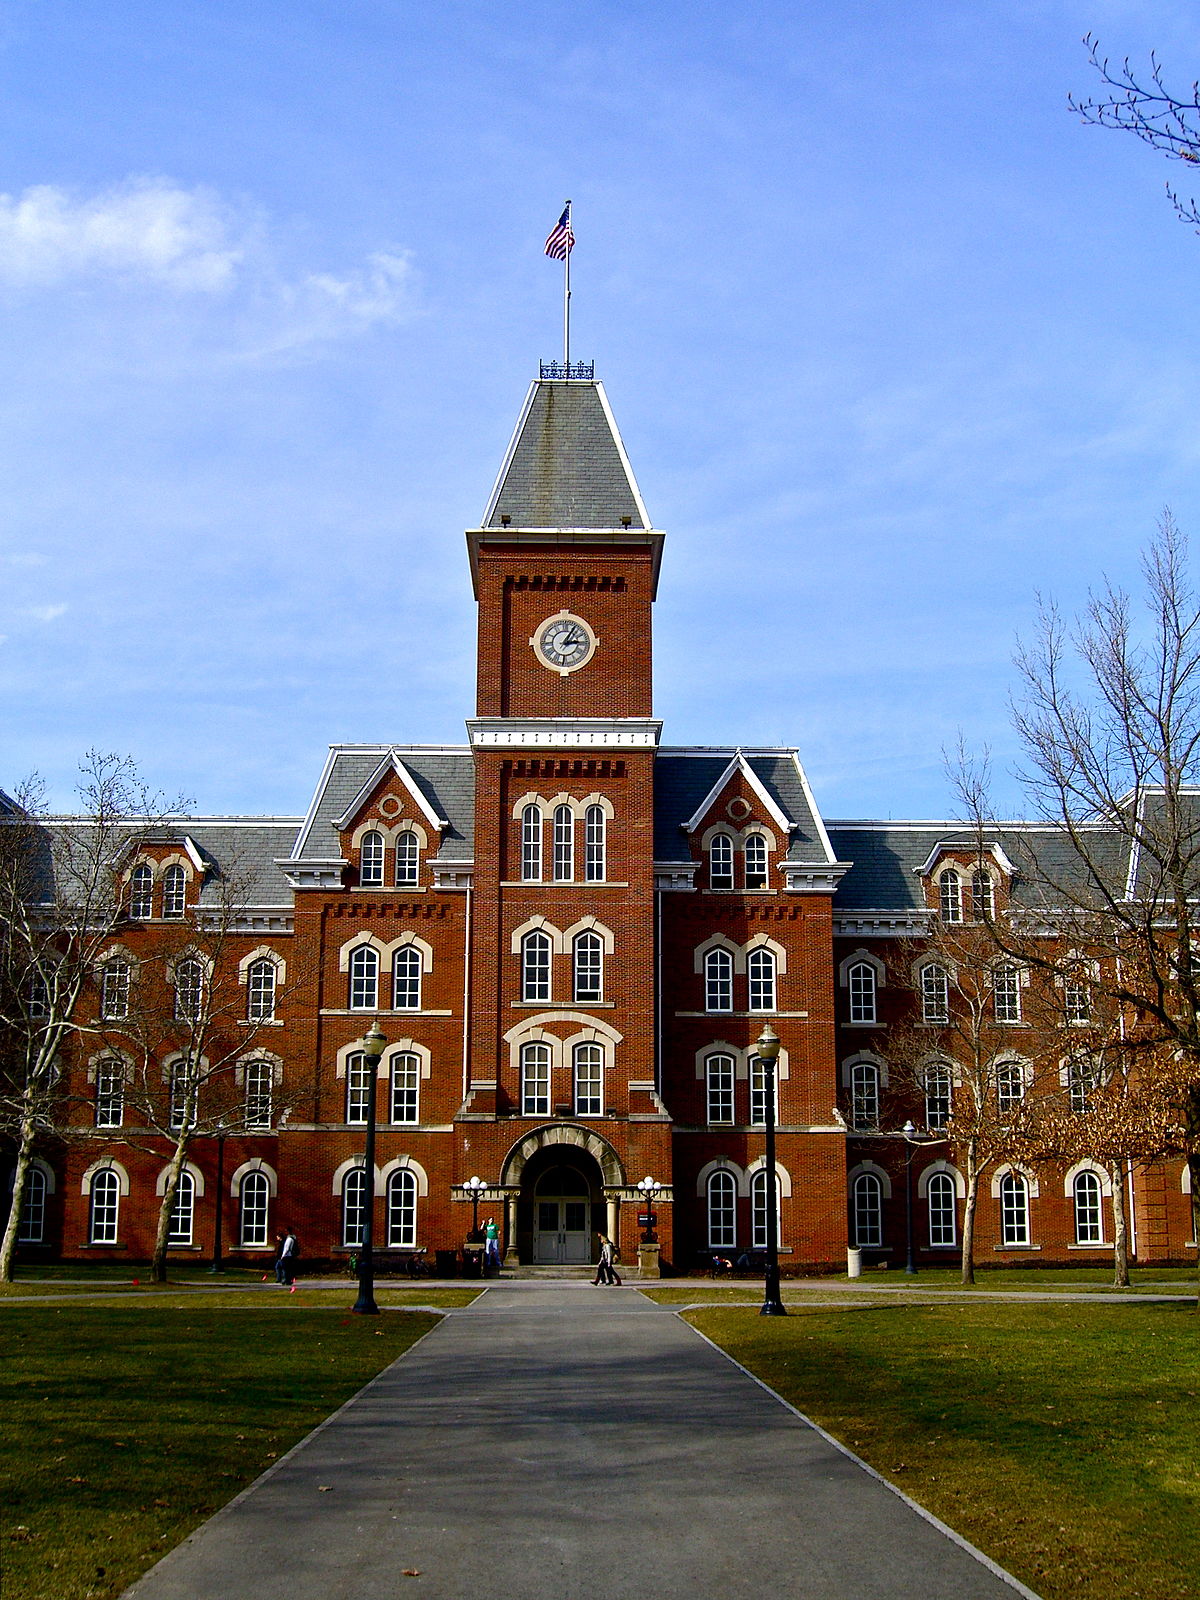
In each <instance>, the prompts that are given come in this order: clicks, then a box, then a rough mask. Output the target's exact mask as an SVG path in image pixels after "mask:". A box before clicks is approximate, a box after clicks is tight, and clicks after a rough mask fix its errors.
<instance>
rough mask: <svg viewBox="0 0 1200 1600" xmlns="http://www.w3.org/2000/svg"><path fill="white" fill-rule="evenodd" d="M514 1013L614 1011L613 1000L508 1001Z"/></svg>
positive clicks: (614, 1003)
mask: <svg viewBox="0 0 1200 1600" xmlns="http://www.w3.org/2000/svg"><path fill="white" fill-rule="evenodd" d="M509 1005H510V1006H511V1007H512V1008H513V1010H514V1011H579V1010H581V1009H582V1010H584V1011H614V1010H615V1009H616V1005H617V1002H616V1001H615V1000H510V1001H509Z"/></svg>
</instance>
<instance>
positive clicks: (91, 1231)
mask: <svg viewBox="0 0 1200 1600" xmlns="http://www.w3.org/2000/svg"><path fill="white" fill-rule="evenodd" d="M89 1212H90V1215H89V1219H88V1239H89V1241H90V1242H91V1243H92V1244H116V1242H117V1221H118V1218H119V1216H120V1212H121V1180H120V1178H118V1177H117V1174H116V1173H115V1172H114V1171H113V1170H112V1168H111V1167H103V1168H102V1169H101V1170H100V1171H99V1172H97V1173H96V1174H95V1175H94V1176H93V1178H92V1192H91V1197H90V1206H89Z"/></svg>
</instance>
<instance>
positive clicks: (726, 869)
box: [681, 750, 792, 894]
mask: <svg viewBox="0 0 1200 1600" xmlns="http://www.w3.org/2000/svg"><path fill="white" fill-rule="evenodd" d="M681 826H682V828H683V831H684V833H686V834H687V836H688V840H689V843H690V845H691V851H692V856H693V859H694V860H696V861H698V862H699V870H698V873H697V887H698V888H700V889H705V890H708V891H709V892H710V893H714V894H726V893H728V894H735V893H754V892H756V891H762V890H768V889H773V888H777V887H778V885H779V879H778V874H777V873H775V872H773V868H774V867H775V865H776V864H777V863H778V862H779V861H780V860H781V859H783V858H784V857H786V855H787V851H788V846H789V844H790V842H791V835H792V821H791V818H790V817H788V816H786V815H785V814H784V812H783V810H782V808H781V807H780V805H779V803H778V802H777V801H776V800H775V798H774V796H773V795H772V794H771V792H770V791H769V789H768V788H767V786H766V784H765V783H763V781H762V779H761V778H760V777H759V776H758V774H757V773H756V772H755V771H754V768H753V767H752V766H751V765H750V763H749V762H748V761H747V760H746V758H745V756H744V755H743V754H742V752H741V751H740V750H737V751H735V752H734V754H733V757H732V758H731V760H730V761H729V763H728V765H727V766H726V767H725V770H724V771H723V772H722V773H721V774H720V776H719V777H718V778H717V780H716V782H715V783H714V784H713V785H712V787H711V788H710V789H709V791H708V793H707V794H706V795H705V796H704V798H703V799H702V800H701V801H700V803H699V805H698V806H697V807H696V809H695V811H694V812H693V813H692V815H691V816H690V817H689V818H688V819H687V821H686V822H684V823H682V824H681Z"/></svg>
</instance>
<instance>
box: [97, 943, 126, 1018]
mask: <svg viewBox="0 0 1200 1600" xmlns="http://www.w3.org/2000/svg"><path fill="white" fill-rule="evenodd" d="M129 979H130V966H129V962H128V961H126V960H124V959H123V957H121V956H116V957H114V958H113V960H111V961H107V962H105V964H104V969H103V971H102V972H101V974H100V1015H101V1017H102V1018H103V1019H104V1021H105V1022H123V1021H124V1020H125V1018H126V1017H127V1016H128V1015H129Z"/></svg>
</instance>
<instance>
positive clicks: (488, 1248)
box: [483, 1217, 500, 1277]
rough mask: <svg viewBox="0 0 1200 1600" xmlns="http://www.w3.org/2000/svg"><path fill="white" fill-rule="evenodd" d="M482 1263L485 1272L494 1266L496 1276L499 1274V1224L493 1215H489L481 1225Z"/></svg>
mask: <svg viewBox="0 0 1200 1600" xmlns="http://www.w3.org/2000/svg"><path fill="white" fill-rule="evenodd" d="M483 1263H484V1271H485V1272H486V1271H487V1270H488V1269H489V1268H491V1267H494V1268H495V1269H496V1276H497V1277H499V1276H500V1226H499V1224H498V1223H497V1221H496V1219H495V1217H489V1218H488V1219H487V1221H486V1222H485V1223H484V1225H483Z"/></svg>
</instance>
